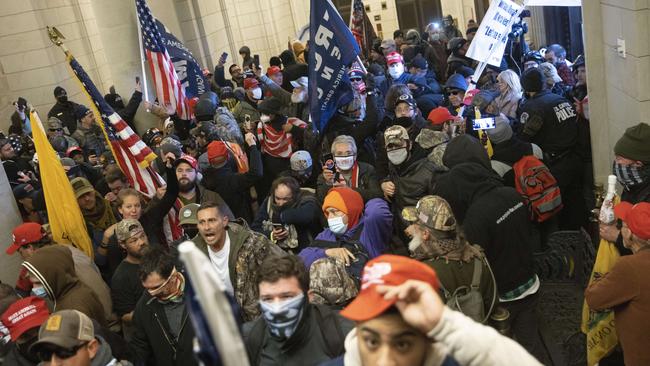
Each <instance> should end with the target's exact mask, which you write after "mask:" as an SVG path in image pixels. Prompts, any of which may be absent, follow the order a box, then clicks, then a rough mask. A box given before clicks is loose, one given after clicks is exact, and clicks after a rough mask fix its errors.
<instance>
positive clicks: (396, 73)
mask: <svg viewBox="0 0 650 366" xmlns="http://www.w3.org/2000/svg"><path fill="white" fill-rule="evenodd" d="M388 73H389V74H390V77H391V78H393V79H399V78H400V77H401V76H402V74H404V64H403V63H401V62H398V63H396V64H392V65H390V67H389V68H388Z"/></svg>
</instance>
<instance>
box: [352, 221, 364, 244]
mask: <svg viewBox="0 0 650 366" xmlns="http://www.w3.org/2000/svg"><path fill="white" fill-rule="evenodd" d="M362 233H363V222H362V223H360V224H359V226H357V231H355V232H354V235H352V237H350V239H349V241H359V238H361V234H362Z"/></svg>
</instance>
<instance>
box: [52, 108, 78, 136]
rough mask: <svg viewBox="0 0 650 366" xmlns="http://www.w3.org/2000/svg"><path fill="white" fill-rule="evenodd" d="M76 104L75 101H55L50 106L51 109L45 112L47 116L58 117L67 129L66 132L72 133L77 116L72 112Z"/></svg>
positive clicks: (75, 128)
mask: <svg viewBox="0 0 650 366" xmlns="http://www.w3.org/2000/svg"><path fill="white" fill-rule="evenodd" d="M77 105H78V104H77V103H75V102H71V101H67V102H65V103H61V102H59V101H57V102H56V104H54V105H53V106H52V109H50V111H49V112H47V118H50V117H56V118H58V119H59V120H60V121H61V122H62V123H63V127H65V128H67V129H68V134H69V135H72V134H73V133H74V132H75V131H76V130H77V116H76V115H75V113H74V110H75V108H76V107H77Z"/></svg>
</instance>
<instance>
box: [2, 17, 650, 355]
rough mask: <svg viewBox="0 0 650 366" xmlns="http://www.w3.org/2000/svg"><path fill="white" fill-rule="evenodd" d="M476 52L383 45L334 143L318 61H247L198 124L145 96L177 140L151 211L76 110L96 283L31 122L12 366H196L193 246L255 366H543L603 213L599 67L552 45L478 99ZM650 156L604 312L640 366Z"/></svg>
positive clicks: (12, 293) (56, 119)
mask: <svg viewBox="0 0 650 366" xmlns="http://www.w3.org/2000/svg"><path fill="white" fill-rule="evenodd" d="M477 28H478V27H477V25H476V24H475V23H473V24H470V25H468V27H467V30H466V32H465V33H464V36H463V32H461V31H460V30H459V29H458V28H457V27H456V26H455V25H454V22H453V19H451V17H448V18H445V22H444V24H443V26H442V27H437V26H435V25H434V24H431V25H429V26H427V28H426V29H425V30H424V31H423V32H419V31H418V30H414V29H411V30H407V31H400V30H398V31H396V32H395V33H394V35H393V38H392V39H384V40H376V41H375V42H374V43H373V44H372V49H370V50H369V57H368V59H367V60H364V63H365V65H364V66H365V67H364V68H361V67H354V66H353V67H350V68H349V70H348V75H347V76H348V78H349V81H350V83H351V86H352V89H353V94H354V98H353V100H352V101H351V102H349V103H348V104H346V105H343V106H339V107H338V109H337V111H336V113H335V115H334V116H333V117H332V118H331V119H330V120H329V121H328V123H327V126H326V128H325V129H324V130H323V131H319V132H317V131H315V130H314V129H313V127H312V124H311V122H310V119H309V101H310V100H311V99H312V98H316V96H315V95H310V94H309V92H308V90H309V89H308V85H309V84H308V83H309V80H308V63H309V62H311V60H309V52H308V48H309V45H308V44H307V45H304V44H301V43H300V42H298V41H295V42H294V43H293V45H292V47H291V48H290V49H287V50H284V51H282V52H281V53H280V54H279V55H278V56H274V57H272V58H271V59H270V60H269V61H268V68H264V67H262V65H259V64H256V63H255V61H254V58H253V57H251V50H250V49H249V48H248V47H246V46H244V47H242V48H241V49H240V56H241V57H242V59H241V62H238V61H239V60H235V61H234V62H233V63H231V64H229V65H228V64H227V62H226V61H227V60H226V58H225V57H222V58H221V59H219V60H217V61H216V67H215V69H214V71H213V72H206V75H207V77H209V79H210V81H211V91H208V92H206V93H205V94H203V95H201V96H200V98H199V99H198V101H197V103H196V104H195V105H194V106H193V115H194V118H193V119H192V120H190V121H188V120H182V119H180V118H179V117H178V116H177V115H176V114H175V111H174V108H173V107H172V106H160V105H157V104H155V103H150V102H148V101H143V100H142V99H143V97H142V92H141V86H140V85H139V84H137V85H136V87H135V90H134V92H133V94H132V95H131V98H129V100H128V103H125V100H124V99H122V97H121V96H120V95H119V94H117V93H116V91H115V90H114V89H113V88H111V90H110V92H109V93H108V94H107V95H106V96H105V97H104V98H105V99H106V101H107V102H108V103H109V104H110V105H111V107H113V109H115V111H116V112H117V113H118V114H119V115H120V116H121V117H122V118H123V119H124V120H125V121H126V122H127V123H128V124H129V125H130V126H132V128H133V129H134V130H137V125H138V124H137V123H136V122H137V121H136V119H135V114H136V110H137V108H138V106H139V105H140V104H142V103H144V104H146V106H147V109H148V110H150V111H151V113H153V114H155V115H156V116H158V117H159V119H160V124H159V126H158V127H154V128H150V129H148V130H147V131H145V132H143V133H142V135H141V136H142V140H143V142H144V143H146V144H147V145H148V146H149V147H151V148H152V150H154V151H155V152H156V154H157V156H158V158H157V159H156V161H154V163H153V168H154V169H155V170H156V171H157V173H158V174H160V175H161V176H162V177H164V179H165V182H166V186H164V187H162V188H160V189H158V191H157V192H156V194H155V195H154V196H153V197H146V196H144V195H143V194H141V193H140V192H138V191H137V190H135V189H134V188H133V186H132V184H131V182H130V180H129V179H128V176H127V175H125V174H124V172H122V171H121V170H120V168H119V166H118V165H116V163H115V159H114V157H113V156H112V154H111V150H110V148H108V146H107V142H106V140H105V138H104V134H103V132H102V129H101V127H100V126H99V125H98V121H96V120H95V115H94V114H93V112H92V111H91V110H90V109H88V108H87V107H86V106H84V105H83V103H84V101H81V100H78V101H76V102H73V101H71V100H68V97H67V92H66V90H65V89H63V88H62V87H58V86H57V87H56V88H55V89H54V98H55V99H56V103H55V104H54V106H53V107H52V109H51V110H50V111H49V112H48V113H47V121H46V123H45V126H44V127H45V129H46V133H47V136H48V139H49V142H50V143H51V145H52V147H53V148H54V150H55V151H56V152H57V153H58V155H59V156H60V161H61V165H62V167H63V168H64V170H65V172H66V174H67V175H68V177H69V178H70V184H71V187H72V189H73V190H74V194H75V196H76V199H77V203H78V205H79V208H80V211H81V213H82V215H83V218H84V220H85V223H86V226H87V231H88V234H89V237H90V238H91V241H92V244H93V250H94V257H93V259H91V258H90V257H89V256H87V255H86V254H85V253H83V252H82V251H80V250H79V249H77V248H75V247H74V246H69V245H58V244H57V243H55V242H54V240H53V238H52V233H51V229H50V227H49V224H48V217H47V207H46V204H45V199H44V194H43V187H42V184H41V179H40V174H39V162H38V157H37V155H36V154H35V149H34V145H33V143H32V142H31V139H30V135H31V131H32V129H34V128H39V127H37V126H35V125H34V124H32V123H31V121H30V106H29V103H28V102H27V101H26V100H25V99H23V98H19V99H18V101H17V102H16V104H15V105H16V112H15V113H14V114H13V116H12V118H11V120H12V123H11V127H10V128H9V131H8V134H7V135H4V134H3V135H2V137H1V138H0V157H1V159H2V163H3V167H4V170H5V172H6V174H7V177H8V179H9V182H10V184H11V187H12V189H13V193H14V195H15V199H16V203H17V205H18V207H19V210H20V214H21V215H22V219H23V221H24V223H22V224H21V225H19V226H18V227H16V228H15V229H14V231H13V243H10V245H9V246H8V248H7V250H6V255H16V253H17V254H18V255H20V257H21V258H22V259H23V263H22V266H21V268H20V273H18V274H17V276H18V280H17V282H16V283H15V284H0V290H1V291H0V293H1V296H0V314H2V317H1V320H2V327H1V328H0V329H1V332H2V334H3V335H4V338H3V349H2V354H4V362H5V363H6V364H8V365H36V364H38V363H39V362H44V363H46V364H47V363H48V362H51V363H52V364H62V363H61V362H63V361H64V360H70V361H69V362H74V363H69V364H74V365H119V364H122V365H128V364H131V363H133V364H136V365H140V364H143V365H144V364H148V365H195V364H198V362H197V361H196V359H195V356H194V347H195V346H194V345H195V342H194V338H195V336H196V332H195V329H194V325H193V323H192V321H191V319H190V315H189V311H188V307H187V303H186V302H187V299H186V281H187V278H186V276H187V274H186V272H185V269H184V266H183V264H182V263H181V261H180V260H179V258H178V251H177V246H178V245H179V244H180V243H182V242H184V241H191V242H193V243H194V244H195V245H196V247H197V248H198V249H200V250H201V251H202V252H203V253H204V254H205V255H206V257H207V258H209V261H210V263H211V265H212V267H213V269H214V271H215V273H216V275H217V277H219V278H220V279H221V280H222V281H223V284H224V287H225V289H226V293H227V296H228V297H229V298H231V300H232V303H233V306H234V313H235V317H236V320H237V321H238V322H239V323H240V324H242V328H241V335H242V337H243V340H244V343H245V346H246V351H247V353H248V358H249V361H250V363H251V364H252V365H318V364H324V365H346V366H347V365H366V366H368V365H388V364H391V365H503V364H517V365H538V364H540V360H544V359H545V350H544V347H543V345H542V342H541V338H540V335H539V329H538V328H539V317H538V309H537V308H538V303H539V296H540V295H539V292H540V286H541V280H540V278H539V277H538V275H537V274H536V273H535V270H534V268H535V266H534V265H533V253H535V252H541V251H543V250H544V249H545V248H546V246H547V242H546V241H547V238H548V237H549V235H551V234H552V233H554V232H556V231H558V230H580V229H581V228H582V227H586V225H587V223H588V218H589V212H590V210H592V209H593V208H594V205H595V198H594V192H593V186H594V182H593V173H592V171H593V169H592V162H591V140H590V136H589V109H588V96H587V87H586V65H585V60H584V58H583V57H579V58H578V59H576V60H575V61H574V62H573V63H571V62H570V61H569V60H568V59H567V53H566V51H565V50H564V48H563V47H562V46H560V45H557V44H554V45H550V46H548V47H546V48H544V49H542V50H541V51H531V52H528V53H526V54H525V55H524V57H523V58H522V59H521V60H519V61H520V64H519V66H520V70H521V72H520V70H511V69H506V68H505V67H504V68H500V67H493V66H488V67H487V69H486V70H485V72H484V73H483V74H482V75H481V76H480V78H479V79H478V80H474V79H473V78H472V75H473V74H474V69H475V67H476V65H477V63H476V61H474V60H472V59H470V58H468V57H466V52H467V50H468V48H469V46H470V44H471V42H472V38H473V36H474V34H475V33H476V31H477ZM226 69H227V72H226ZM366 70H367V71H366ZM486 121H487V124H485V122H486ZM649 142H650V126H648V125H647V124H643V123H641V124H638V125H636V126H634V127H631V128H629V129H628V130H626V131H625V133H624V134H623V135H622V137H621V138H620V140H619V141H618V143H617V144H616V147H615V149H614V154H615V156H616V159H615V161H614V162H613V174H615V175H616V176H617V178H618V181H619V183H621V185H622V186H623V188H624V190H623V194H622V196H621V198H622V201H625V202H624V203H621V204H620V205H619V206H617V210H616V214H617V217H618V218H619V219H620V220H619V222H618V224H614V225H601V228H600V235H601V237H602V238H604V239H606V240H609V241H611V242H613V243H616V244H617V246H618V247H619V250H620V252H621V254H622V256H623V257H622V258H621V259H620V262H619V263H618V264H617V265H616V267H615V268H614V269H613V270H612V272H611V273H609V274H606V275H604V276H603V277H602V278H601V279H600V280H599V281H596V282H595V283H594V284H592V285H591V286H590V287H589V288H588V289H587V291H586V299H587V302H588V303H589V305H590V306H591V307H593V308H594V309H607V308H613V309H614V310H615V312H616V330H617V332H619V337H620V342H621V346H622V350H623V354H624V357H625V362H626V364H627V365H647V364H650V353H649V352H648V348H647V344H650V338H648V332H646V331H645V330H647V329H650V316H648V312H647V309H648V308H650V300H649V299H650V287H648V281H644V278H645V277H644V274H647V273H648V268H650V267H649V266H648V264H649V262H650V256H649V254H650V251H649V250H647V249H650V232H649V231H648V228H649V227H650V209H649V207H650V204H648V202H650V143H649ZM170 211H171V212H174V213H177V215H178V216H177V217H176V219H177V221H175V224H173V225H172V227H169V225H165V224H164V222H166V221H167V218H168V214H169V212H170ZM192 280H193V281H200V280H201V279H192ZM445 304H446V305H445ZM208 310H209V309H208ZM497 313H498V314H499V315H500V316H499V319H500V321H501V322H502V323H503V322H505V323H507V325H506V326H503V324H501V326H495V324H494V323H493V321H494V319H496V317H494V316H492V315H494V314H497ZM504 314H505V316H504ZM491 318H492V319H491ZM492 326H495V327H494V328H493V327H492ZM495 328H498V329H499V330H500V331H502V333H507V332H505V331H504V329H509V330H510V333H507V334H502V333H500V332H499V331H497V330H496V329H495ZM221 351H222V352H227V350H221Z"/></svg>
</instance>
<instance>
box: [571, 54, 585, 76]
mask: <svg viewBox="0 0 650 366" xmlns="http://www.w3.org/2000/svg"><path fill="white" fill-rule="evenodd" d="M585 64H586V60H585V56H583V55H580V56H578V58H576V60H575V61H574V62H573V66H571V67H572V68H573V72H576V71H577V70H578V67H580V66H585Z"/></svg>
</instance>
